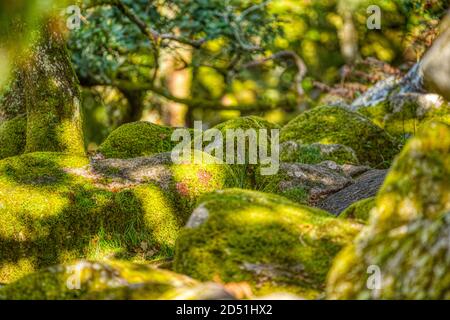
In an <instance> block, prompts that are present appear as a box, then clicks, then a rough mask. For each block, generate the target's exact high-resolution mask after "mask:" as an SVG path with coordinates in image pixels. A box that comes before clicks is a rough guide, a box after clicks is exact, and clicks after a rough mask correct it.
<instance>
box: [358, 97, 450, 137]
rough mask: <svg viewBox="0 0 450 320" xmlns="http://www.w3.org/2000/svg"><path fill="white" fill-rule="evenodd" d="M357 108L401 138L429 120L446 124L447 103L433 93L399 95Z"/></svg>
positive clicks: (449, 116) (449, 118) (449, 114)
mask: <svg viewBox="0 0 450 320" xmlns="http://www.w3.org/2000/svg"><path fill="white" fill-rule="evenodd" d="M358 112H359V113H361V114H363V115H365V116H367V117H368V118H370V119H371V120H372V121H373V122H374V123H375V124H377V125H378V126H380V127H381V128H383V129H384V130H386V131H387V132H389V133H390V134H391V135H392V136H394V137H396V138H397V139H399V140H400V141H401V142H403V141H405V140H406V139H407V138H409V137H410V136H411V135H414V134H416V133H417V132H418V130H419V128H420V126H421V125H423V124H424V123H426V122H428V121H430V120H438V121H442V122H446V123H449V124H450V106H449V105H448V104H447V103H444V102H443V101H442V100H440V99H439V98H438V97H437V96H436V95H425V94H408V95H401V96H400V97H399V98H396V99H393V100H392V101H385V102H382V103H379V104H377V105H374V106H369V107H362V108H360V109H359V110H358Z"/></svg>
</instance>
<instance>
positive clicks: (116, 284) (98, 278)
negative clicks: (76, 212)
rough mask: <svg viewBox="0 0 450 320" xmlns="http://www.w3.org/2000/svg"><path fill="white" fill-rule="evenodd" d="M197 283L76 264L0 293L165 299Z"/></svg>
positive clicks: (140, 270) (146, 270)
mask: <svg viewBox="0 0 450 320" xmlns="http://www.w3.org/2000/svg"><path fill="white" fill-rule="evenodd" d="M196 284H197V282H196V281H194V280H192V279H190V278H188V277H186V276H183V275H178V274H176V273H173V272H170V271H167V270H161V269H157V268H154V267H151V266H148V265H144V264H136V263H131V262H126V261H104V262H91V261H78V262H74V263H71V264H66V265H58V266H54V267H49V268H46V269H43V270H41V271H39V272H36V273H33V274H30V275H28V276H25V277H24V278H22V279H20V280H18V281H16V282H14V283H11V284H9V285H7V286H5V287H3V288H1V289H0V299H8V300H67V299H115V300H117V299H127V300H128V299H164V298H166V297H171V296H172V295H174V294H175V293H176V292H177V291H179V290H180V289H186V288H192V287H194V286H195V285H196Z"/></svg>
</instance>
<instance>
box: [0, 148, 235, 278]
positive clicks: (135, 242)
mask: <svg viewBox="0 0 450 320" xmlns="http://www.w3.org/2000/svg"><path fill="white" fill-rule="evenodd" d="M169 159H170V158H169ZM105 161H106V160H105ZM122 161H124V160H122ZM87 164H88V159H86V158H83V157H77V156H69V155H65V154H59V153H31V154H25V155H22V156H19V157H11V158H7V159H4V160H2V161H0V283H1V282H3V283H5V282H10V281H13V280H15V279H18V278H20V277H21V276H23V275H24V274H26V273H30V272H32V271H35V270H37V269H39V268H42V267H46V266H50V265H54V264H57V263H64V262H67V261H71V260H73V259H80V258H83V259H94V260H101V259H104V258H105V257H111V256H114V257H118V258H123V259H131V260H136V261H140V260H157V259H161V258H167V257H170V256H172V255H173V250H174V245H175V240H176V237H177V235H178V231H179V230H180V228H181V227H182V226H183V225H184V224H185V222H186V220H187V218H188V216H189V214H190V210H191V208H192V207H193V206H194V205H195V202H196V197H198V196H199V195H201V194H202V193H203V192H210V191H213V190H215V189H220V188H223V187H225V186H226V185H225V182H226V181H228V180H227V179H229V178H230V176H229V175H227V173H229V172H231V170H230V169H229V168H228V171H226V170H227V168H226V167H225V166H221V167H220V168H219V167H214V166H212V167H208V165H205V166H197V165H193V164H179V165H175V164H171V163H168V164H166V165H163V166H162V169H163V170H166V171H167V172H168V178H167V180H164V179H162V180H159V179H154V180H152V179H149V180H148V181H147V180H145V179H144V180H142V181H139V183H138V184H136V181H133V183H130V182H131V181H125V183H123V184H122V185H119V184H117V183H118V182H117V181H116V180H115V177H113V176H109V175H108V174H105V173H102V172H96V173H95V175H92V172H91V169H89V167H86V165H87ZM161 165H162V164H161V163H159V164H155V165H154V166H153V168H154V169H152V170H158V168H161ZM214 169H215V170H214ZM103 178H104V179H103ZM105 181H109V184H108V183H106V184H105Z"/></svg>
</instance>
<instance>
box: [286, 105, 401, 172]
mask: <svg viewBox="0 0 450 320" xmlns="http://www.w3.org/2000/svg"><path fill="white" fill-rule="evenodd" d="M280 141H281V142H286V141H296V142H298V143H300V144H312V143H321V144H341V145H345V146H348V147H350V148H352V149H353V150H354V151H355V152H356V155H357V157H358V159H359V161H361V163H363V164H369V165H371V166H372V167H376V168H385V167H388V166H389V164H390V161H391V160H392V158H393V157H394V156H395V155H396V154H397V153H398V151H399V150H398V147H397V145H396V144H395V143H394V140H393V138H392V137H391V136H390V135H389V134H387V133H386V132H385V131H384V130H383V129H381V128H379V127H378V126H376V125H375V124H374V123H372V122H371V121H370V120H369V119H368V118H366V117H364V116H362V115H360V114H358V113H356V112H352V111H349V110H347V109H345V108H344V107H339V106H321V107H316V108H314V109H311V110H309V111H307V112H304V113H302V114H300V115H299V116H298V117H296V118H295V119H293V120H291V121H290V122H289V123H288V124H286V125H285V126H284V127H283V128H282V129H281V137H280Z"/></svg>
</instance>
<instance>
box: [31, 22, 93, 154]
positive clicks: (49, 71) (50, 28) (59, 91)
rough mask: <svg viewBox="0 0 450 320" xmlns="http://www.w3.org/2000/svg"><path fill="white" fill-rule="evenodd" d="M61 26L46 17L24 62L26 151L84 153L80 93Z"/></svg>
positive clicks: (59, 23)
mask: <svg viewBox="0 0 450 320" xmlns="http://www.w3.org/2000/svg"><path fill="white" fill-rule="evenodd" d="M63 28H64V26H63V25H62V23H61V21H59V20H57V19H50V20H48V21H47V22H46V23H45V24H44V25H43V26H42V29H41V31H40V40H39V41H38V43H37V44H36V45H35V46H33V48H32V50H31V53H30V57H29V58H28V61H27V63H26V64H25V72H24V83H23V84H24V92H25V105H26V111H27V135H26V147H25V152H35V151H55V152H67V153H74V154H84V153H85V148H84V142H83V141H84V140H83V132H82V119H81V110H80V101H81V94H80V89H79V83H78V79H77V77H76V75H75V72H74V70H73V68H72V64H71V61H70V57H69V54H68V51H67V49H66V44H65V38H64V35H63V30H64V29H63Z"/></svg>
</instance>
